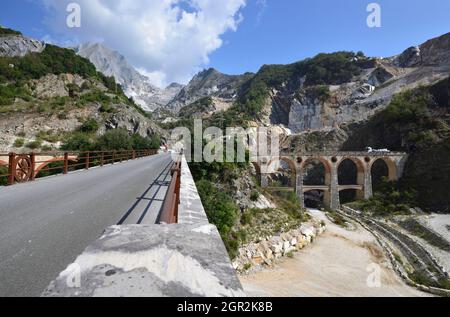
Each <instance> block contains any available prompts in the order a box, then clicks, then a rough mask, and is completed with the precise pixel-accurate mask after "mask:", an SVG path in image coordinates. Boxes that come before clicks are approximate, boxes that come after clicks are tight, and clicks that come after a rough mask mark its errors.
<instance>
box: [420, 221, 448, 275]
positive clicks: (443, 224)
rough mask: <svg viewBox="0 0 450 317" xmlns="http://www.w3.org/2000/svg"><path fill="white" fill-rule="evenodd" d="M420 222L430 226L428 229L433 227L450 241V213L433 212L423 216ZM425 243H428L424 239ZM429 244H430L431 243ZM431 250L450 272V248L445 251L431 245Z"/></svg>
mask: <svg viewBox="0 0 450 317" xmlns="http://www.w3.org/2000/svg"><path fill="white" fill-rule="evenodd" d="M420 222H421V223H422V224H423V225H425V226H426V227H428V229H431V230H433V231H434V232H436V233H437V234H439V235H440V236H441V237H443V238H444V239H445V240H447V241H450V215H438V214H433V215H431V216H427V217H423V218H421V219H420ZM423 243H426V241H423ZM427 245H428V246H430V245H429V244H427ZM430 251H431V253H432V254H433V255H434V256H435V257H436V258H437V259H438V260H439V262H440V263H441V264H442V265H443V266H444V268H445V269H446V271H447V272H450V250H448V252H445V251H443V250H440V249H438V248H435V247H433V246H430Z"/></svg>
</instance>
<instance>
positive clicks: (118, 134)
mask: <svg viewBox="0 0 450 317" xmlns="http://www.w3.org/2000/svg"><path fill="white" fill-rule="evenodd" d="M95 148H96V149H97V150H101V151H108V150H115V151H120V150H132V149H133V141H132V139H131V136H130V134H129V133H128V132H127V131H126V130H124V129H116V130H109V131H106V133H105V134H104V135H102V136H100V137H99V138H98V139H97V141H96V142H95Z"/></svg>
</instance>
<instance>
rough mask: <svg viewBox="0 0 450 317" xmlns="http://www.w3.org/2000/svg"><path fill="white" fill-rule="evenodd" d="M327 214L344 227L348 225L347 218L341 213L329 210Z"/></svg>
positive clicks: (335, 222)
mask: <svg viewBox="0 0 450 317" xmlns="http://www.w3.org/2000/svg"><path fill="white" fill-rule="evenodd" d="M327 215H328V217H329V218H330V219H331V221H332V222H333V223H334V224H336V225H338V226H340V227H343V228H346V227H347V220H345V218H344V217H343V216H342V215H341V214H339V213H337V212H336V211H333V210H327Z"/></svg>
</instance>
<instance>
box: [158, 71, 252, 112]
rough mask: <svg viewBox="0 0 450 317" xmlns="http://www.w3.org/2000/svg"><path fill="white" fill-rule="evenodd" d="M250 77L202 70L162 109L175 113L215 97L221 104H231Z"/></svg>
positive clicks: (248, 75) (249, 75) (250, 75)
mask: <svg viewBox="0 0 450 317" xmlns="http://www.w3.org/2000/svg"><path fill="white" fill-rule="evenodd" d="M252 77H253V74H250V73H246V74H244V75H240V76H232V75H225V74H222V73H220V72H218V71H217V70H215V69H213V68H210V69H208V70H204V71H202V72H200V73H198V74H197V75H196V76H194V78H192V80H191V81H190V82H189V84H188V85H187V86H186V87H184V88H183V89H182V90H181V91H180V92H179V93H178V94H177V95H176V96H175V98H174V99H173V100H172V101H171V102H170V103H169V104H168V105H167V106H166V107H164V108H165V109H167V110H169V111H172V112H175V113H177V112H178V111H179V110H180V109H181V108H183V107H185V106H188V105H190V104H193V103H195V102H196V101H198V100H200V99H202V98H205V97H216V98H220V99H221V100H222V101H223V102H229V103H233V102H234V101H235V100H236V98H237V95H238V92H239V89H240V88H241V86H242V85H243V84H244V83H245V82H247V81H248V80H249V79H250V78H252Z"/></svg>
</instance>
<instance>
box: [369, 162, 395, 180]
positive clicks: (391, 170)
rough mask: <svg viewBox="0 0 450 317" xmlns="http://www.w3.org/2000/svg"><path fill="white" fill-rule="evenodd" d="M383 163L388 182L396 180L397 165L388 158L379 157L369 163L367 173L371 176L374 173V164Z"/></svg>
mask: <svg viewBox="0 0 450 317" xmlns="http://www.w3.org/2000/svg"><path fill="white" fill-rule="evenodd" d="M380 162H383V163H384V164H385V165H386V167H387V174H388V175H387V177H388V179H389V180H390V181H396V180H398V167H397V164H396V163H395V162H394V161H393V160H392V159H391V158H389V157H380V158H376V159H374V160H373V161H372V162H370V166H369V172H370V173H371V174H372V173H373V172H374V170H373V168H374V165H375V164H379V163H380ZM372 175H373V174H372Z"/></svg>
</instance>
